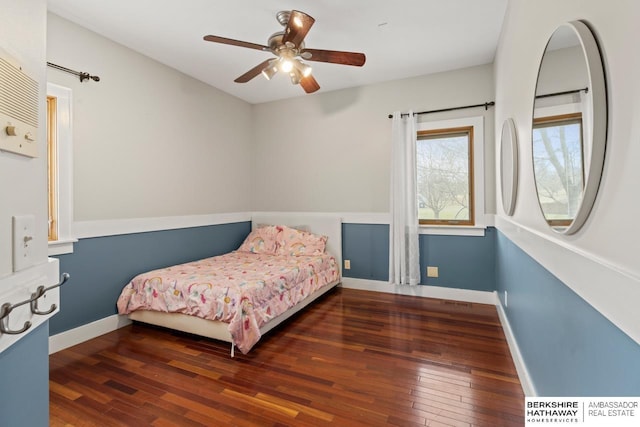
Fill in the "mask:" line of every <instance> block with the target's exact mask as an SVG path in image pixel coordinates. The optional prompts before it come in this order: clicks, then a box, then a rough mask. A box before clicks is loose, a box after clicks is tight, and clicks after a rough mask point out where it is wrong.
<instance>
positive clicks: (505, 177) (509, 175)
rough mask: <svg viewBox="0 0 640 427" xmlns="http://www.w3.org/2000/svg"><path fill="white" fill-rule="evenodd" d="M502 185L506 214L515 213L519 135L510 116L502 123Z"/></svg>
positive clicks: (503, 205)
mask: <svg viewBox="0 0 640 427" xmlns="http://www.w3.org/2000/svg"><path fill="white" fill-rule="evenodd" d="M500 185H501V190H502V207H503V209H504V213H505V214H506V215H509V216H511V215H513V212H514V210H515V207H516V197H517V194H518V136H517V134H516V124H515V122H514V121H513V119H511V118H509V119H506V120H505V121H504V123H503V124H502V135H501V137H500Z"/></svg>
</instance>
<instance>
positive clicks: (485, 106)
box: [389, 87, 589, 119]
mask: <svg viewBox="0 0 640 427" xmlns="http://www.w3.org/2000/svg"><path fill="white" fill-rule="evenodd" d="M582 91H585V93H589V88H588V87H585V88H582V89H575V90H567V91H564V92H554V93H547V94H544V95H536V99H537V98H548V97H550V96H560V95H570V94H572V93H578V92H582ZM494 105H496V103H495V101H491V102H485V103H484V104H474V105H463V106H462V107H451V108H441V109H439V110H429V111H418V112H417V113H414V114H431V113H442V112H445V111H455V110H465V109H467V108H478V107H484V109H485V110H488V109H489V107H493V106H494ZM407 116H409V113H402V114H400V117H407ZM389 118H390V119H392V118H393V114H389Z"/></svg>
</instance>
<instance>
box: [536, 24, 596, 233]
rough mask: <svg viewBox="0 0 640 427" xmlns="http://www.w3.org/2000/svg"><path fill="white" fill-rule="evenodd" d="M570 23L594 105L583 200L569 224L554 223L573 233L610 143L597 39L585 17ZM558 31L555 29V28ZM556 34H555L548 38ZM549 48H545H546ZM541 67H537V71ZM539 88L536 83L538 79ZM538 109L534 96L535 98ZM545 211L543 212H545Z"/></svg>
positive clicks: (591, 196)
mask: <svg viewBox="0 0 640 427" xmlns="http://www.w3.org/2000/svg"><path fill="white" fill-rule="evenodd" d="M563 26H567V27H569V28H570V29H571V30H573V32H574V33H575V34H576V36H577V37H578V40H579V41H580V45H581V47H582V52H583V54H584V57H585V60H586V64H587V74H588V81H589V96H590V97H591V101H592V106H593V118H592V119H593V123H592V129H590V135H591V138H590V141H585V142H584V143H585V144H589V143H590V144H591V156H590V159H589V160H588V163H587V164H585V165H584V168H585V171H586V175H585V177H584V188H583V192H582V200H581V201H580V205H579V206H578V209H577V211H576V215H575V217H574V219H573V221H572V222H571V224H569V226H567V227H552V229H553V230H554V231H556V232H558V233H560V234H566V235H570V234H574V233H576V232H577V231H578V230H580V228H581V227H582V226H583V225H584V223H585V222H586V220H587V218H588V217H589V214H590V213H591V209H592V208H593V204H594V202H595V200H596V196H597V194H598V188H599V186H600V179H601V177H602V170H603V167H604V157H605V148H606V144H607V125H608V113H607V89H606V80H605V73H604V63H603V61H602V57H601V55H600V49H599V48H598V43H597V41H596V39H595V37H594V35H593V32H592V31H591V29H590V28H589V27H588V26H587V25H586V24H585V23H584V22H582V21H571V22H568V23H565V24H563ZM554 33H555V32H554ZM552 37H553V34H552V35H551V37H550V38H549V40H551V38H552ZM545 52H546V48H545ZM543 58H544V53H543V55H542V58H540V66H542V61H543ZM539 74H540V69H538V75H539ZM536 90H537V83H536ZM534 110H535V98H534ZM543 215H544V212H543Z"/></svg>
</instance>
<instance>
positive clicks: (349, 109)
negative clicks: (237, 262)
mask: <svg viewBox="0 0 640 427" xmlns="http://www.w3.org/2000/svg"><path fill="white" fill-rule="evenodd" d="M425 54H427V53H425ZM365 67H366V65H365ZM317 78H318V80H319V82H320V84H322V76H321V75H318V76H317ZM261 84H269V82H266V81H265V82H261ZM493 97H494V87H493V68H492V66H491V65H483V66H478V67H472V68H466V69H461V70H456V71H451V72H446V73H438V74H432V75H428V76H423V77H416V78H411V79H405V80H397V81H392V82H387V83H382V84H376V85H371V86H364V87H359V88H354V89H345V90H339V91H333V92H327V93H319V94H314V95H308V96H304V97H300V98H295V99H291V100H284V101H276V102H270V103H264V104H258V105H255V106H254V107H253V108H254V117H255V123H254V127H253V129H254V139H255V155H254V160H253V162H254V163H253V167H252V170H253V173H254V175H253V176H254V191H253V194H254V197H253V199H254V204H253V207H254V209H255V210H259V211H269V210H276V211H316V212H389V181H390V175H389V174H390V153H391V151H390V150H391V120H390V119H389V118H388V115H389V114H390V113H393V112H394V111H396V110H397V111H402V112H407V111H408V110H409V109H412V110H413V111H425V110H433V109H441V108H447V107H458V106H463V105H469V104H479V103H484V102H489V101H493ZM482 115H484V117H485V135H484V136H485V141H486V144H487V147H486V150H485V172H486V173H485V174H486V176H485V182H486V186H487V189H488V191H487V192H486V194H485V205H486V208H485V209H486V210H487V212H489V213H492V212H494V211H495V193H494V182H495V178H494V148H493V144H492V141H493V140H494V132H493V120H494V116H493V110H492V108H489V110H488V111H485V109H484V108H477V109H470V110H460V111H454V112H448V113H438V114H429V115H422V116H420V118H419V121H433V120H442V119H449V118H458V117H472V116H482Z"/></svg>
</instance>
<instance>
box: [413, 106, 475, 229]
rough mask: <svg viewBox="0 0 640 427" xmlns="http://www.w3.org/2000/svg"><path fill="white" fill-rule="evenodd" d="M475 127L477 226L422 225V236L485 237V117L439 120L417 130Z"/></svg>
mask: <svg viewBox="0 0 640 427" xmlns="http://www.w3.org/2000/svg"><path fill="white" fill-rule="evenodd" d="M468 126H472V127H473V193H474V194H473V198H474V201H473V206H474V211H475V225H435V224H421V225H420V226H419V233H420V234H439V235H452V236H484V232H485V229H486V228H487V222H486V218H485V216H486V215H485V210H484V117H483V116H475V117H465V118H459V119H449V120H437V121H432V122H421V123H418V127H417V130H418V132H419V131H423V130H437V129H451V128H460V127H468Z"/></svg>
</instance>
